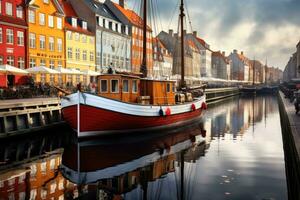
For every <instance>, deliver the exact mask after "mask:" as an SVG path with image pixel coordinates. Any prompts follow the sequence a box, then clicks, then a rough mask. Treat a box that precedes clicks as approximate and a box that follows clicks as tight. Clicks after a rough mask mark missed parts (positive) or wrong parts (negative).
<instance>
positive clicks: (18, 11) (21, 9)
mask: <svg viewBox="0 0 300 200" xmlns="http://www.w3.org/2000/svg"><path fill="white" fill-rule="evenodd" d="M17 17H18V18H23V8H22V7H18V8H17Z"/></svg>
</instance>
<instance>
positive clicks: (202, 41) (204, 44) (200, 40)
mask: <svg viewBox="0 0 300 200" xmlns="http://www.w3.org/2000/svg"><path fill="white" fill-rule="evenodd" d="M196 39H197V41H198V42H199V43H200V44H201V45H202V46H203V47H204V48H206V49H207V50H209V51H211V52H213V51H212V50H211V49H210V48H209V45H208V44H207V43H206V42H205V40H203V39H202V38H199V37H196Z"/></svg>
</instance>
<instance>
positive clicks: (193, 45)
mask: <svg viewBox="0 0 300 200" xmlns="http://www.w3.org/2000/svg"><path fill="white" fill-rule="evenodd" d="M186 43H187V45H188V46H189V47H191V48H193V49H194V50H196V51H198V47H197V45H196V44H195V43H194V42H193V41H192V40H186Z"/></svg>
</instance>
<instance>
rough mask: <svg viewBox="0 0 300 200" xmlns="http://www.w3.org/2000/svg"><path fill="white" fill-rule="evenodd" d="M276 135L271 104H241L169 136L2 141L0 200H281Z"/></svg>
mask: <svg viewBox="0 0 300 200" xmlns="http://www.w3.org/2000/svg"><path fill="white" fill-rule="evenodd" d="M204 130H206V132H205V131H204ZM280 130H281V129H280V121H279V114H278V105H277V99H276V98H275V97H268V96H266V97H255V98H252V97H250V98H245V97H243V98H239V97H238V98H233V99H231V100H228V101H226V102H224V103H222V104H221V105H216V106H211V107H210V108H209V110H208V112H207V114H206V117H205V119H204V120H203V122H200V123H198V124H194V125H193V126H189V127H183V128H182V129H181V130H174V131H173V132H168V133H156V134H147V135H133V136H126V137H113V138H102V139H101V140H97V141H95V140H93V141H84V142H80V143H76V142H74V141H70V137H69V136H67V135H64V134H58V135H52V136H47V135H45V136H40V137H35V138H33V139H27V140H22V141H13V142H6V143H5V145H1V147H0V174H1V175H0V199H51V198H52V197H53V198H54V199H60V200H61V199H73V198H78V197H80V198H82V199H204V200H219V199H220V200H221V199H243V200H246V199H258V200H260V199H278V200H285V199H287V195H286V193H287V189H286V182H285V172H284V170H285V169H284V158H283V150H282V149H283V148H282V139H281V131H280Z"/></svg>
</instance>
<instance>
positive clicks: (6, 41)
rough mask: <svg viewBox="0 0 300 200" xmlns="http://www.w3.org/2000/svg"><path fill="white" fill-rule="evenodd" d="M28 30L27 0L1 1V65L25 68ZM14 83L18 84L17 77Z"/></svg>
mask: <svg viewBox="0 0 300 200" xmlns="http://www.w3.org/2000/svg"><path fill="white" fill-rule="evenodd" d="M26 29H27V23H26V16H25V0H1V1H0V65H2V64H9V65H11V66H14V67H18V68H22V69H24V68H25V63H26ZM0 76H1V75H0ZM8 78H9V77H8ZM0 79H1V77H0ZM12 81H13V82H14V83H16V84H18V80H17V77H16V79H15V78H14V80H12ZM0 82H1V80H0Z"/></svg>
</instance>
